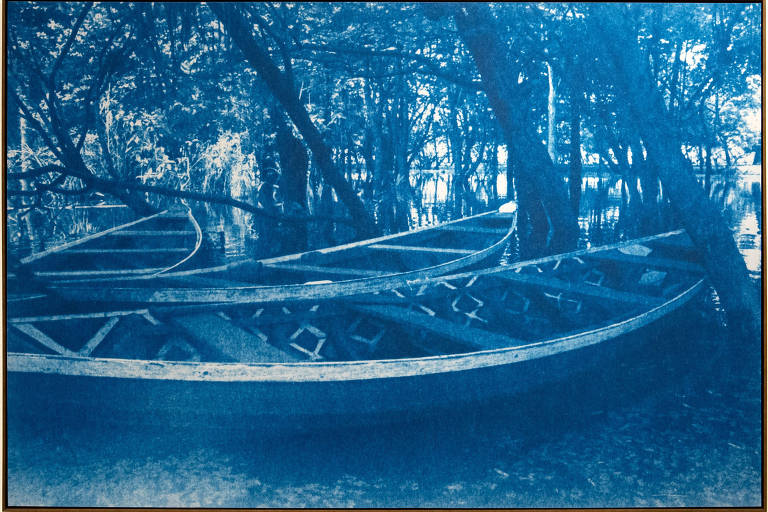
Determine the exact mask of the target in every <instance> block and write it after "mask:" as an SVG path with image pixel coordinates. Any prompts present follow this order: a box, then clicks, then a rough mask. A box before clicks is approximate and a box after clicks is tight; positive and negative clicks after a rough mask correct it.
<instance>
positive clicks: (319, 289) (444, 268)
mask: <svg viewBox="0 0 768 512" xmlns="http://www.w3.org/2000/svg"><path fill="white" fill-rule="evenodd" d="M494 213H497V212H496V211H490V212H485V213H482V214H479V215H475V216H472V217H465V218H463V219H457V220H456V221H450V222H446V223H443V224H440V225H436V226H429V227H425V228H419V229H420V230H421V231H426V230H427V229H438V228H440V227H442V226H445V225H447V224H450V223H455V222H464V221H468V220H471V219H475V218H477V217H481V216H485V215H490V214H494ZM504 215H508V216H509V218H511V219H513V220H512V221H511V222H510V226H509V229H508V230H507V233H506V234H505V235H504V236H503V237H502V238H501V239H499V240H497V241H496V242H495V243H493V244H492V245H490V246H488V247H484V248H482V249H479V250H478V251H475V252H473V253H472V254H468V255H465V256H462V257H460V258H456V259H453V260H449V261H445V262H443V263H439V264H437V265H433V266H431V267H424V268H419V269H414V270H409V271H405V272H393V273H390V274H383V275H380V276H368V277H360V278H356V279H343V280H340V281H330V282H327V281H317V282H311V283H291V284H281V285H269V286H264V285H253V286H228V287H195V288H176V287H168V288H160V289H157V288H137V287H119V286H115V287H111V288H109V290H105V289H104V288H99V289H96V288H93V287H90V286H83V287H78V286H76V285H75V286H73V285H69V284H67V285H66V286H64V284H65V283H63V282H58V283H56V284H52V285H50V286H49V289H51V290H52V291H54V292H56V291H57V290H63V291H65V292H67V293H69V294H72V293H75V294H76V293H77V292H78V291H82V290H88V291H89V292H91V295H89V300H104V299H106V298H110V299H111V300H113V301H115V302H144V303H146V302H149V303H158V302H176V303H182V302H184V303H207V302H229V303H244V302H271V301H276V300H309V299H318V298H331V297H342V296H348V295H356V294H360V293H372V292H374V291H378V290H382V289H385V288H392V287H396V286H402V285H408V284H410V283H413V282H418V281H419V280H421V279H427V278H431V277H435V276H438V275H443V274H445V273H447V272H450V271H452V270H456V269H459V268H462V267H467V266H469V265H472V264H474V263H477V262H479V261H481V260H483V259H485V258H487V257H488V256H490V255H491V254H494V253H495V252H497V251H499V250H501V249H503V248H504V245H505V244H506V243H507V242H508V241H509V239H510V238H511V237H512V235H513V234H514V232H515V229H516V227H517V213H516V212H515V213H512V214H504ZM415 232H416V231H415V230H414V231H407V232H405V233H396V234H395V235H397V236H404V235H406V234H413V233H415ZM387 236H391V235H387ZM380 241H382V239H381V237H379V238H373V239H369V240H362V241H360V242H354V244H362V245H358V246H365V245H369V244H374V243H378V242H380ZM348 245H349V244H348ZM341 247H347V248H350V247H348V246H337V247H331V248H326V249H321V250H319V251H308V252H309V253H311V252H320V251H323V250H324V251H326V252H325V253H326V254H327V253H329V252H335V251H339V250H342V249H341ZM303 254H307V253H298V254H296V255H289V256H290V257H291V259H298V258H300V257H301V256H302V255H303ZM289 256H281V257H278V258H271V259H270V260H258V261H259V262H261V263H265V262H266V261H269V262H270V263H276V262H277V259H281V261H280V262H284V261H287V260H282V258H288V257H289ZM253 261H254V262H256V260H253ZM198 270H203V269H198ZM191 272H195V273H201V272H197V271H187V272H186V273H185V272H171V273H168V274H163V275H161V276H157V277H158V278H163V277H166V278H167V277H178V276H181V275H192V274H191ZM149 277H151V276H136V279H148V278H149ZM122 280H128V279H115V280H114V281H122ZM81 282H83V281H73V283H81ZM100 282H103V281H100ZM308 290H311V293H308ZM121 291H123V292H122V294H123V295H121ZM132 291H135V293H143V294H145V295H148V297H147V298H143V299H141V300H137V299H133V298H131V297H128V296H126V294H130V293H131V292H132ZM94 292H95V293H105V294H107V295H108V297H107V296H105V297H104V299H99V298H96V299H93V298H92V297H93V293H94ZM217 292H218V293H240V294H241V295H242V296H241V297H237V298H232V299H231V298H223V299H221V298H212V297H211V295H212V294H214V293H217ZM193 294H197V295H198V296H199V299H196V300H195V299H194V297H193Z"/></svg>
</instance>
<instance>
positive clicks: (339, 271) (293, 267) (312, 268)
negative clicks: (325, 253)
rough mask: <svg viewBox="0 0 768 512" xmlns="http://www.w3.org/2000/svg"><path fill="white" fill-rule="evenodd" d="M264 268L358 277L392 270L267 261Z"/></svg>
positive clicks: (375, 275)
mask: <svg viewBox="0 0 768 512" xmlns="http://www.w3.org/2000/svg"><path fill="white" fill-rule="evenodd" d="M264 268H268V269H274V270H286V271H289V272H312V273H316V274H333V275H346V276H356V277H378V276H383V275H387V274H389V273H390V272H383V271H381V270H369V269H364V268H346V267H324V266H321V265H305V264H300V263H267V264H265V265H264Z"/></svg>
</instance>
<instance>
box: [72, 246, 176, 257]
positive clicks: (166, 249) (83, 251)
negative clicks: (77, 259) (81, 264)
mask: <svg viewBox="0 0 768 512" xmlns="http://www.w3.org/2000/svg"><path fill="white" fill-rule="evenodd" d="M189 251H190V249H189V247H146V248H140V249H118V248H114V249H113V248H103V249H70V250H69V251H67V252H66V253H64V254H65V255H69V254H152V253H160V254H162V253H169V252H180V253H185V252H189Z"/></svg>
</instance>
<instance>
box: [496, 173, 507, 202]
mask: <svg viewBox="0 0 768 512" xmlns="http://www.w3.org/2000/svg"><path fill="white" fill-rule="evenodd" d="M496 192H498V194H499V196H501V197H507V175H506V173H503V172H502V173H499V175H498V176H496Z"/></svg>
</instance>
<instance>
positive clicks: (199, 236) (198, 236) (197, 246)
mask: <svg viewBox="0 0 768 512" xmlns="http://www.w3.org/2000/svg"><path fill="white" fill-rule="evenodd" d="M187 217H188V218H189V221H190V222H191V223H192V226H194V228H195V237H196V240H195V247H194V249H192V252H190V253H189V254H187V256H186V257H185V258H184V259H182V260H181V261H178V262H176V263H174V264H173V265H171V266H170V267H168V268H164V269H163V270H160V271H158V272H155V273H154V274H152V275H151V276H149V277H155V276H158V275H160V274H163V273H165V272H168V271H169V270H173V269H174V268H176V267H178V266H179V265H181V264H182V263H184V262H186V261H189V259H190V258H191V257H192V256H194V255H195V254H197V251H198V250H200V246H201V245H202V244H203V230H202V229H200V224H198V222H197V219H195V216H194V215H192V208H190V207H189V206H187Z"/></svg>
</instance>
